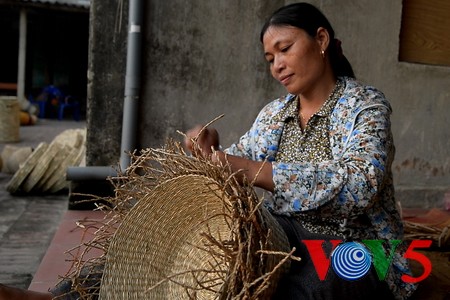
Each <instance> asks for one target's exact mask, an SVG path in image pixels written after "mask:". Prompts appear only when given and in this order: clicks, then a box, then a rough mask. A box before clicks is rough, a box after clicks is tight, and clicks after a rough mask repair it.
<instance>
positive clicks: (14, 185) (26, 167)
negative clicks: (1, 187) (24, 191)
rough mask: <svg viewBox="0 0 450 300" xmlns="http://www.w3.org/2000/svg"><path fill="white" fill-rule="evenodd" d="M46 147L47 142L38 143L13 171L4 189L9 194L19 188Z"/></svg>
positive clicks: (17, 190)
mask: <svg viewBox="0 0 450 300" xmlns="http://www.w3.org/2000/svg"><path fill="white" fill-rule="evenodd" d="M47 148H48V144H47V143H40V144H39V145H38V146H37V147H36V149H34V151H33V152H32V153H31V154H30V156H29V157H28V158H27V160H25V162H24V163H23V165H22V166H21V167H20V169H19V170H18V171H17V172H16V173H14V176H13V177H12V178H11V180H10V181H9V182H8V184H7V186H6V190H7V191H8V192H10V193H11V194H14V193H17V192H19V191H20V190H21V185H22V183H23V182H24V181H25V179H26V178H27V177H28V175H29V174H30V173H31V171H33V169H34V167H35V166H36V165H37V164H38V162H39V159H40V158H41V157H42V155H43V154H44V153H45V151H46V150H47Z"/></svg>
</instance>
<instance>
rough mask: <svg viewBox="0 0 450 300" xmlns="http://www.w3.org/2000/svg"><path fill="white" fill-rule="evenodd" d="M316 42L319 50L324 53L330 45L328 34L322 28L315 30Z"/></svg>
mask: <svg viewBox="0 0 450 300" xmlns="http://www.w3.org/2000/svg"><path fill="white" fill-rule="evenodd" d="M316 41H317V43H318V44H319V47H320V49H322V50H324V51H325V50H326V49H327V48H328V45H329V44H330V34H329V33H328V30H326V29H325V28H323V27H319V28H317V33H316Z"/></svg>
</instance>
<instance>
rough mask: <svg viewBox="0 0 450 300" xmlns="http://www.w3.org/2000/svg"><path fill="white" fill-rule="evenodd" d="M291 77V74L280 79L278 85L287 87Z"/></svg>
mask: <svg viewBox="0 0 450 300" xmlns="http://www.w3.org/2000/svg"><path fill="white" fill-rule="evenodd" d="M291 77H292V74H291V75H287V76H283V77H280V83H281V84H282V85H288V84H289V81H290V79H291Z"/></svg>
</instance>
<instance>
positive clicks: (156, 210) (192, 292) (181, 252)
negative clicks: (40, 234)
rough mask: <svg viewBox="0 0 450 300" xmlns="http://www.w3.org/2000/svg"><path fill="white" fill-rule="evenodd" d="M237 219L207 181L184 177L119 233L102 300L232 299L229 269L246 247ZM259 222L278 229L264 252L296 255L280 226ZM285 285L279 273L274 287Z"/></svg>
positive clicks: (161, 188)
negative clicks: (236, 233) (226, 293)
mask: <svg viewBox="0 0 450 300" xmlns="http://www.w3.org/2000/svg"><path fill="white" fill-rule="evenodd" d="M260 209H262V210H265V209H264V208H263V207H261V208H260ZM233 213H235V212H233V210H232V202H231V201H230V199H227V197H224V195H223V191H222V190H221V188H220V186H219V184H218V183H217V182H216V181H214V180H213V179H211V178H208V177H206V176H202V175H183V176H179V177H175V178H173V179H169V180H167V181H164V182H162V183H160V184H158V186H156V187H155V189H153V190H152V191H151V192H150V193H149V194H147V196H146V197H144V198H143V199H140V200H139V202H137V204H136V205H135V206H134V207H133V208H132V209H131V210H130V212H129V213H128V214H127V216H126V217H125V219H124V220H123V222H122V224H121V225H120V227H119V228H118V229H117V231H116V232H115V235H114V237H113V238H112V241H111V244H110V246H109V249H108V253H107V257H106V265H105V270H104V273H103V278H102V284H101V290H100V299H129V300H131V299H140V300H142V299H152V300H157V299H220V297H222V299H225V298H223V290H225V289H227V285H228V284H230V282H229V278H230V277H232V276H233V275H236V274H232V273H234V272H232V271H231V269H230V267H231V266H230V264H231V263H230V262H233V258H232V257H233V251H235V252H238V248H239V247H240V246H243V245H241V244H239V243H238V244H236V243H235V244H233V242H235V241H233V238H234V237H233V232H232V231H233V228H232V224H233V220H232V219H233V218H234V217H235V216H233ZM260 216H263V220H262V222H261V224H260V226H261V227H265V226H269V227H270V228H271V230H270V232H271V234H270V238H268V240H266V241H265V242H264V243H265V249H268V250H273V251H286V252H289V250H290V249H289V244H288V241H287V238H286V236H285V234H284V232H283V231H282V229H281V228H280V227H279V225H278V223H277V222H276V221H275V220H274V219H273V217H272V216H271V215H270V214H268V213H263V214H260ZM262 223H264V224H262ZM249 240H250V238H249ZM227 243H228V244H230V245H233V247H231V250H230V251H229V253H225V252H224V251H223V249H219V248H220V247H218V246H217V245H218V244H222V245H226V244H227ZM258 246H260V245H258ZM266 246H267V247H266ZM248 248H250V245H248ZM241 250H242V249H241ZM248 252H249V254H248V256H250V255H251V254H253V253H251V254H250V252H251V249H248ZM230 258H231V260H230ZM280 260H281V258H280V257H277V256H275V255H273V256H271V255H264V258H263V257H261V258H260V257H258V259H257V260H256V264H258V263H261V262H262V261H264V263H261V264H262V265H264V269H265V270H263V272H266V271H267V272H270V271H272V270H273V269H274V267H275V266H276V265H277V264H279V263H280ZM252 264H255V263H253V261H252ZM241 267H245V266H241ZM279 269H280V270H282V269H283V268H279ZM278 279H279V274H277V275H276V276H273V281H274V284H273V285H272V286H271V288H275V287H276V282H277V280H278ZM268 293H269V294H270V293H271V291H268ZM221 294H222V295H221ZM219 295H221V296H219ZM261 299H262V298H261Z"/></svg>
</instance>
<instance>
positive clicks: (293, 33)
mask: <svg viewBox="0 0 450 300" xmlns="http://www.w3.org/2000/svg"><path fill="white" fill-rule="evenodd" d="M318 36H319V34H318ZM322 44H323V41H322V40H321V39H320V37H316V38H312V37H311V36H310V35H308V33H307V32H306V31H304V30H303V29H299V28H297V27H292V26H270V27H269V28H268V29H267V31H266V33H265V34H264V36H263V46H264V56H265V58H266V60H267V61H268V62H269V64H270V72H271V73H272V76H273V77H274V78H275V79H276V80H278V81H279V82H280V83H281V84H282V85H283V86H285V87H286V89H287V91H288V92H289V93H291V94H295V95H299V94H304V93H307V92H308V91H309V89H313V88H314V87H315V86H316V85H317V84H318V82H319V80H320V78H322V77H323V76H322V75H323V73H324V72H325V59H324V58H323V57H322V54H321V51H322ZM323 50H325V48H323Z"/></svg>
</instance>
